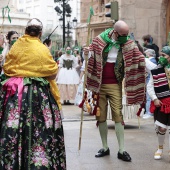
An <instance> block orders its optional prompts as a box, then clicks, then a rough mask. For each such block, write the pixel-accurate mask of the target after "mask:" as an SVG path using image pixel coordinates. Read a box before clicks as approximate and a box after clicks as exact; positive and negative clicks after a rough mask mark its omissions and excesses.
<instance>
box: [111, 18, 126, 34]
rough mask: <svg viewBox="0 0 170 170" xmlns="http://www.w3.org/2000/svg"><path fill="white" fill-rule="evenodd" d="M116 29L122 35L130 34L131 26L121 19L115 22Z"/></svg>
mask: <svg viewBox="0 0 170 170" xmlns="http://www.w3.org/2000/svg"><path fill="white" fill-rule="evenodd" d="M114 30H115V31H116V32H118V33H119V34H120V35H128V33H129V26H128V25H127V24H126V22H124V21H122V20H119V21H117V22H116V23H115V24H114Z"/></svg>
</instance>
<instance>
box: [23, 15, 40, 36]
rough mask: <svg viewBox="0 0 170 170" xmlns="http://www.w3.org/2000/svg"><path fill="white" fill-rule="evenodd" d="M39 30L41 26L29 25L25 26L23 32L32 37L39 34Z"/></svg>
mask: <svg viewBox="0 0 170 170" xmlns="http://www.w3.org/2000/svg"><path fill="white" fill-rule="evenodd" d="M33 19H36V20H37V21H38V22H40V23H42V22H41V21H40V20H39V19H37V18H33ZM31 20H32V19H31ZM31 20H29V21H28V23H29V22H31ZM40 32H42V27H41V26H39V25H30V26H28V27H26V29H25V33H26V34H28V35H30V36H33V37H37V36H38V35H39V34H40Z"/></svg>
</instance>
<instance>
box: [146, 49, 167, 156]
mask: <svg viewBox="0 0 170 170" xmlns="http://www.w3.org/2000/svg"><path fill="white" fill-rule="evenodd" d="M161 52H162V54H161V55H162V56H161V57H160V58H159V62H158V63H159V65H158V66H157V67H156V68H155V69H154V70H151V75H150V80H149V82H148V84H147V91H148V94H149V96H150V97H151V100H152V102H151V107H150V111H151V113H154V120H155V126H156V128H155V130H156V133H157V137H158V149H157V151H156V152H155V154H154V159H161V158H162V153H163V145H164V141H165V134H166V131H167V129H168V130H169V133H170V47H169V46H165V47H163V48H162V51H161ZM168 154H169V156H170V135H169V153H168Z"/></svg>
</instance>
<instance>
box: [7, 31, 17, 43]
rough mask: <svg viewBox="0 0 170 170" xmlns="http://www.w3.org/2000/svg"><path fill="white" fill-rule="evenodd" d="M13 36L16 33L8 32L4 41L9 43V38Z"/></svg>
mask: <svg viewBox="0 0 170 170" xmlns="http://www.w3.org/2000/svg"><path fill="white" fill-rule="evenodd" d="M14 34H18V33H17V32H16V31H9V32H8V34H7V35H6V39H7V40H9V41H10V39H11V36H12V35H14Z"/></svg>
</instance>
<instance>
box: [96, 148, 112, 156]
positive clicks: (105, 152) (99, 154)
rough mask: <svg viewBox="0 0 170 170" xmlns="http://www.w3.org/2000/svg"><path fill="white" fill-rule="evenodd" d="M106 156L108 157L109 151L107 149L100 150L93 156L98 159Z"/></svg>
mask: <svg viewBox="0 0 170 170" xmlns="http://www.w3.org/2000/svg"><path fill="white" fill-rule="evenodd" d="M106 155H110V149H109V148H108V149H107V150H106V151H104V149H100V150H99V151H98V153H97V154H96V155H95V157H96V158H100V157H103V156H106Z"/></svg>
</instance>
